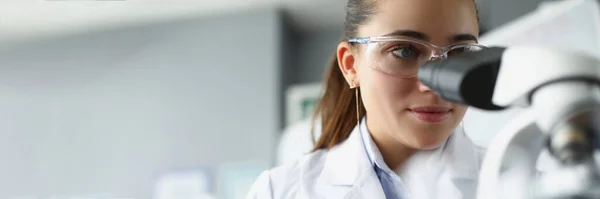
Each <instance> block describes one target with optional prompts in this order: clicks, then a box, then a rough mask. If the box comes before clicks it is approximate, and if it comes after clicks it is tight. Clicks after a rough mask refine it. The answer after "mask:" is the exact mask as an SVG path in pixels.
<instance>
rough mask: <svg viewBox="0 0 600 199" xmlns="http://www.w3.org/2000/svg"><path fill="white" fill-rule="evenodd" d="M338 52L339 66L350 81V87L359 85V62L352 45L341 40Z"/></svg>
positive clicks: (347, 80)
mask: <svg viewBox="0 0 600 199" xmlns="http://www.w3.org/2000/svg"><path fill="white" fill-rule="evenodd" d="M336 52H337V53H336V55H337V60H338V66H339V67H340V71H342V74H344V78H346V82H348V85H349V86H350V87H358V85H359V81H358V73H357V70H356V69H357V68H356V66H357V64H356V59H355V54H354V51H353V50H352V46H351V45H350V44H349V43H348V42H345V41H344V42H340V44H338V47H337V51H336Z"/></svg>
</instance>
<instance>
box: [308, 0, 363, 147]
mask: <svg viewBox="0 0 600 199" xmlns="http://www.w3.org/2000/svg"><path fill="white" fill-rule="evenodd" d="M374 12H375V0H348V4H347V5H346V20H345V23H344V36H343V38H342V40H344V41H345V40H348V39H349V38H353V37H355V36H356V34H357V30H358V27H359V26H360V25H361V24H363V23H365V22H366V21H367V20H369V17H370V16H371V15H372V14H373V13H374ZM327 65H328V69H327V72H326V74H325V92H324V95H323V97H322V98H321V101H320V102H319V104H318V105H317V108H316V110H315V114H314V116H313V118H317V117H319V116H320V117H321V128H322V129H321V135H320V137H319V139H318V140H317V142H316V143H315V146H314V148H313V151H316V150H319V149H331V148H332V147H334V146H335V145H337V144H339V143H341V142H342V141H344V140H346V138H348V136H349V135H350V133H351V132H352V129H353V128H354V127H355V126H356V124H357V122H358V121H357V117H356V114H358V111H357V110H356V108H357V106H356V103H359V104H360V106H359V108H360V115H359V117H360V118H362V117H363V116H364V114H365V107H364V106H363V105H362V103H360V101H361V100H360V98H359V99H358V101H359V102H357V101H356V98H355V97H354V94H355V93H354V92H355V91H354V90H352V89H351V88H350V86H349V85H348V84H347V83H346V80H345V78H344V75H343V74H342V71H341V70H340V67H339V65H338V59H337V55H336V53H335V52H334V53H333V56H332V57H331V59H330V60H329V63H328V64H327ZM355 89H358V88H355ZM356 92H358V91H356ZM313 121H314V120H313ZM312 133H313V137H314V125H313V129H312Z"/></svg>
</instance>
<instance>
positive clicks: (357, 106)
mask: <svg viewBox="0 0 600 199" xmlns="http://www.w3.org/2000/svg"><path fill="white" fill-rule="evenodd" d="M351 88H353V89H354V97H355V101H356V125H357V126H358V129H359V131H360V105H359V103H360V101H358V88H356V85H355V84H354V82H352V87H351Z"/></svg>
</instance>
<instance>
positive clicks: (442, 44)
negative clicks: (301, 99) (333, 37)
mask: <svg viewBox="0 0 600 199" xmlns="http://www.w3.org/2000/svg"><path fill="white" fill-rule="evenodd" d="M346 9H347V13H346V22H345V38H344V39H343V41H342V42H340V44H339V45H338V47H337V51H336V53H335V56H334V58H333V59H332V60H333V61H332V62H331V63H330V66H329V69H328V70H329V72H328V74H327V77H326V88H325V89H326V90H325V95H324V97H323V99H322V101H321V103H320V105H319V107H318V110H317V113H318V114H319V115H320V116H321V117H322V134H321V136H320V137H319V140H318V141H317V143H316V145H315V148H314V151H313V152H312V153H310V154H308V155H306V156H304V157H302V158H301V159H299V160H298V161H297V162H295V163H294V164H290V165H286V166H281V167H278V168H275V169H271V170H268V171H265V172H264V173H263V174H262V175H261V176H260V177H259V178H258V179H257V180H256V182H255V184H254V185H253V187H252V189H251V191H250V193H249V195H248V198H257V199H259V198H260V199H284V198H286V199H287V198H290V199H292V198H310V199H313V198H327V199H333V198H386V199H407V198H410V199H428V198H436V199H437V198H444V199H452V198H474V196H475V189H476V184H477V178H478V172H479V168H480V162H481V160H482V153H481V152H480V150H479V149H478V148H477V147H476V146H475V145H474V144H473V143H472V142H471V140H470V139H469V138H468V137H466V135H465V134H464V132H462V131H461V128H460V127H458V126H459V123H460V121H461V120H462V118H463V116H464V114H465V111H466V107H465V106H463V105H459V104H453V103H450V102H448V101H445V100H443V99H441V98H440V97H439V96H438V95H436V94H435V93H434V92H433V91H431V90H430V89H429V88H428V87H427V86H425V85H423V84H422V83H421V82H419V80H418V78H417V72H418V69H419V66H420V65H422V64H423V63H425V62H427V61H429V60H432V59H443V58H446V57H449V56H452V55H456V54H458V53H462V52H465V51H477V50H481V49H483V48H484V47H483V46H481V45H479V44H477V38H478V35H479V26H478V18H477V11H476V6H475V3H474V2H473V0H349V1H348V4H347V8H346Z"/></svg>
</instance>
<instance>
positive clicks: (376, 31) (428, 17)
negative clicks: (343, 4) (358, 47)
mask: <svg viewBox="0 0 600 199" xmlns="http://www.w3.org/2000/svg"><path fill="white" fill-rule="evenodd" d="M398 31H413V32H417V33H422V34H424V35H423V36H425V37H426V38H428V39H429V40H431V42H436V43H440V42H441V43H446V42H447V41H449V40H452V38H453V37H456V36H457V35H473V36H477V35H478V34H479V26H478V21H477V15H476V9H475V5H474V3H473V1H472V0H383V1H378V5H377V11H376V12H375V13H374V15H372V16H370V19H369V21H368V22H366V23H365V24H363V25H362V26H360V28H359V31H358V33H359V34H360V35H359V36H361V37H372V36H382V35H386V34H390V33H394V32H398Z"/></svg>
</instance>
